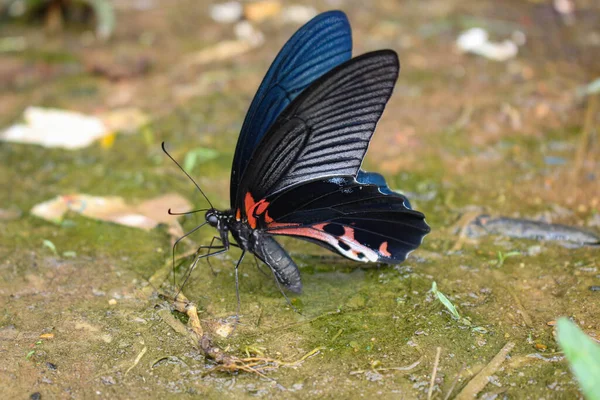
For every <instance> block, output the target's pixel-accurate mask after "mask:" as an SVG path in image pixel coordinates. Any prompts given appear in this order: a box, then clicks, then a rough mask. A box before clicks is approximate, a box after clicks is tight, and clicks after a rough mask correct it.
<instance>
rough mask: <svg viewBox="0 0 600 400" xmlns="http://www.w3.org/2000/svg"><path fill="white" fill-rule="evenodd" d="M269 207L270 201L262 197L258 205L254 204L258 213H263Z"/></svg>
mask: <svg viewBox="0 0 600 400" xmlns="http://www.w3.org/2000/svg"><path fill="white" fill-rule="evenodd" d="M267 207H269V202H268V201H266V200H265V199H262V200H261V201H259V202H258V203H256V205H255V206H254V212H255V213H256V215H261V214H262V213H264V212H265V210H266V209H267Z"/></svg>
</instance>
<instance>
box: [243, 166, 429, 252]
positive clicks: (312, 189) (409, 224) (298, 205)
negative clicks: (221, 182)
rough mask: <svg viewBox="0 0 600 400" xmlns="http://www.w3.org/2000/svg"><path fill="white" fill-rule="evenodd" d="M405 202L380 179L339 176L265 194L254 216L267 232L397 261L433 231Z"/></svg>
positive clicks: (338, 250) (332, 248)
mask: <svg viewBox="0 0 600 400" xmlns="http://www.w3.org/2000/svg"><path fill="white" fill-rule="evenodd" d="M383 183H384V184H385V181H384V182H383ZM386 187H387V185H386ZM388 190H389V189H388ZM390 192H391V191H390ZM406 203H407V202H406V198H405V197H404V196H402V195H400V194H398V193H395V192H391V193H390V194H387V193H384V192H382V191H381V190H380V186H379V185H377V184H365V183H361V182H359V181H357V180H356V178H355V177H352V176H337V177H333V178H329V179H323V180H317V181H310V182H306V183H304V184H301V185H298V186H295V187H294V188H291V189H289V190H286V191H284V192H281V193H279V194H275V195H273V196H270V197H267V198H266V199H265V200H264V202H263V203H262V204H260V205H259V207H256V208H254V209H253V210H252V211H253V214H252V216H251V217H250V218H252V219H253V220H255V221H256V227H257V228H258V229H261V230H263V231H265V232H267V233H269V234H272V235H287V236H295V237H299V238H302V239H306V240H309V241H313V242H316V243H318V244H320V245H322V246H324V247H326V248H329V249H330V250H333V251H335V252H338V253H339V254H341V255H343V256H345V257H348V258H350V259H352V260H355V261H363V262H383V263H399V262H401V261H404V260H405V259H406V257H407V255H408V254H409V253H410V252H411V251H413V250H414V249H416V248H417V247H418V246H419V245H420V244H421V242H422V240H423V237H424V236H425V235H426V234H427V233H429V231H430V228H429V226H428V225H427V223H426V222H425V216H424V215H423V214H422V213H420V212H418V211H414V210H411V209H410V208H408V207H407V206H406Z"/></svg>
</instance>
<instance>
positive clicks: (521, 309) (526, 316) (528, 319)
mask: <svg viewBox="0 0 600 400" xmlns="http://www.w3.org/2000/svg"><path fill="white" fill-rule="evenodd" d="M504 288H505V289H506V290H507V291H508V293H510V295H511V296H512V298H513V299H514V300H515V303H517V309H518V311H519V314H521V316H522V317H523V320H524V321H525V325H527V327H529V328H531V327H533V321H532V320H531V317H530V316H529V314H528V313H527V311H525V307H523V304H522V303H521V301H520V300H519V298H518V297H517V295H516V294H515V292H514V291H513V290H512V289H511V288H509V287H508V286H504Z"/></svg>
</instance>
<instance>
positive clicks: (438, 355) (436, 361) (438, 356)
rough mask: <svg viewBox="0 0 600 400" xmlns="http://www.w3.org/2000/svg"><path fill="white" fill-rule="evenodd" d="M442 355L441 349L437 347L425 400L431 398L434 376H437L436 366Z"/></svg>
mask: <svg viewBox="0 0 600 400" xmlns="http://www.w3.org/2000/svg"><path fill="white" fill-rule="evenodd" d="M441 353H442V348H441V347H438V348H437V349H436V351H435V361H434V362H433V372H432V373H431V382H429V390H428V391H427V400H431V396H432V395H433V385H434V384H435V376H436V375H437V369H438V365H439V363H440V354H441Z"/></svg>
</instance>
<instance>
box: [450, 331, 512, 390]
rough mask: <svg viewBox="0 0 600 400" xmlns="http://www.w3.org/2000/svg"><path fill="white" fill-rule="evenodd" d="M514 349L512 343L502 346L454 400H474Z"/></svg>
mask: <svg viewBox="0 0 600 400" xmlns="http://www.w3.org/2000/svg"><path fill="white" fill-rule="evenodd" d="M513 347H515V344H514V343H513V342H508V343H506V344H505V345H504V347H503V348H502V349H501V350H500V351H499V352H498V354H496V355H495V356H494V358H492V361H490V363H489V364H488V365H486V366H485V367H484V368H483V369H482V370H481V371H480V372H479V373H478V374H477V375H475V377H474V378H473V379H471V380H470V381H469V383H467V386H465V387H464V388H463V390H461V392H460V393H459V394H458V396H456V400H467V399H474V398H475V396H477V394H478V393H479V392H481V391H482V390H483V388H484V387H485V385H487V384H488V382H489V377H490V376H492V375H493V374H494V373H495V372H496V371H497V370H498V368H500V365H502V363H503V362H504V360H505V359H506V356H507V355H508V353H510V351H511V350H512V349H513Z"/></svg>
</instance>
